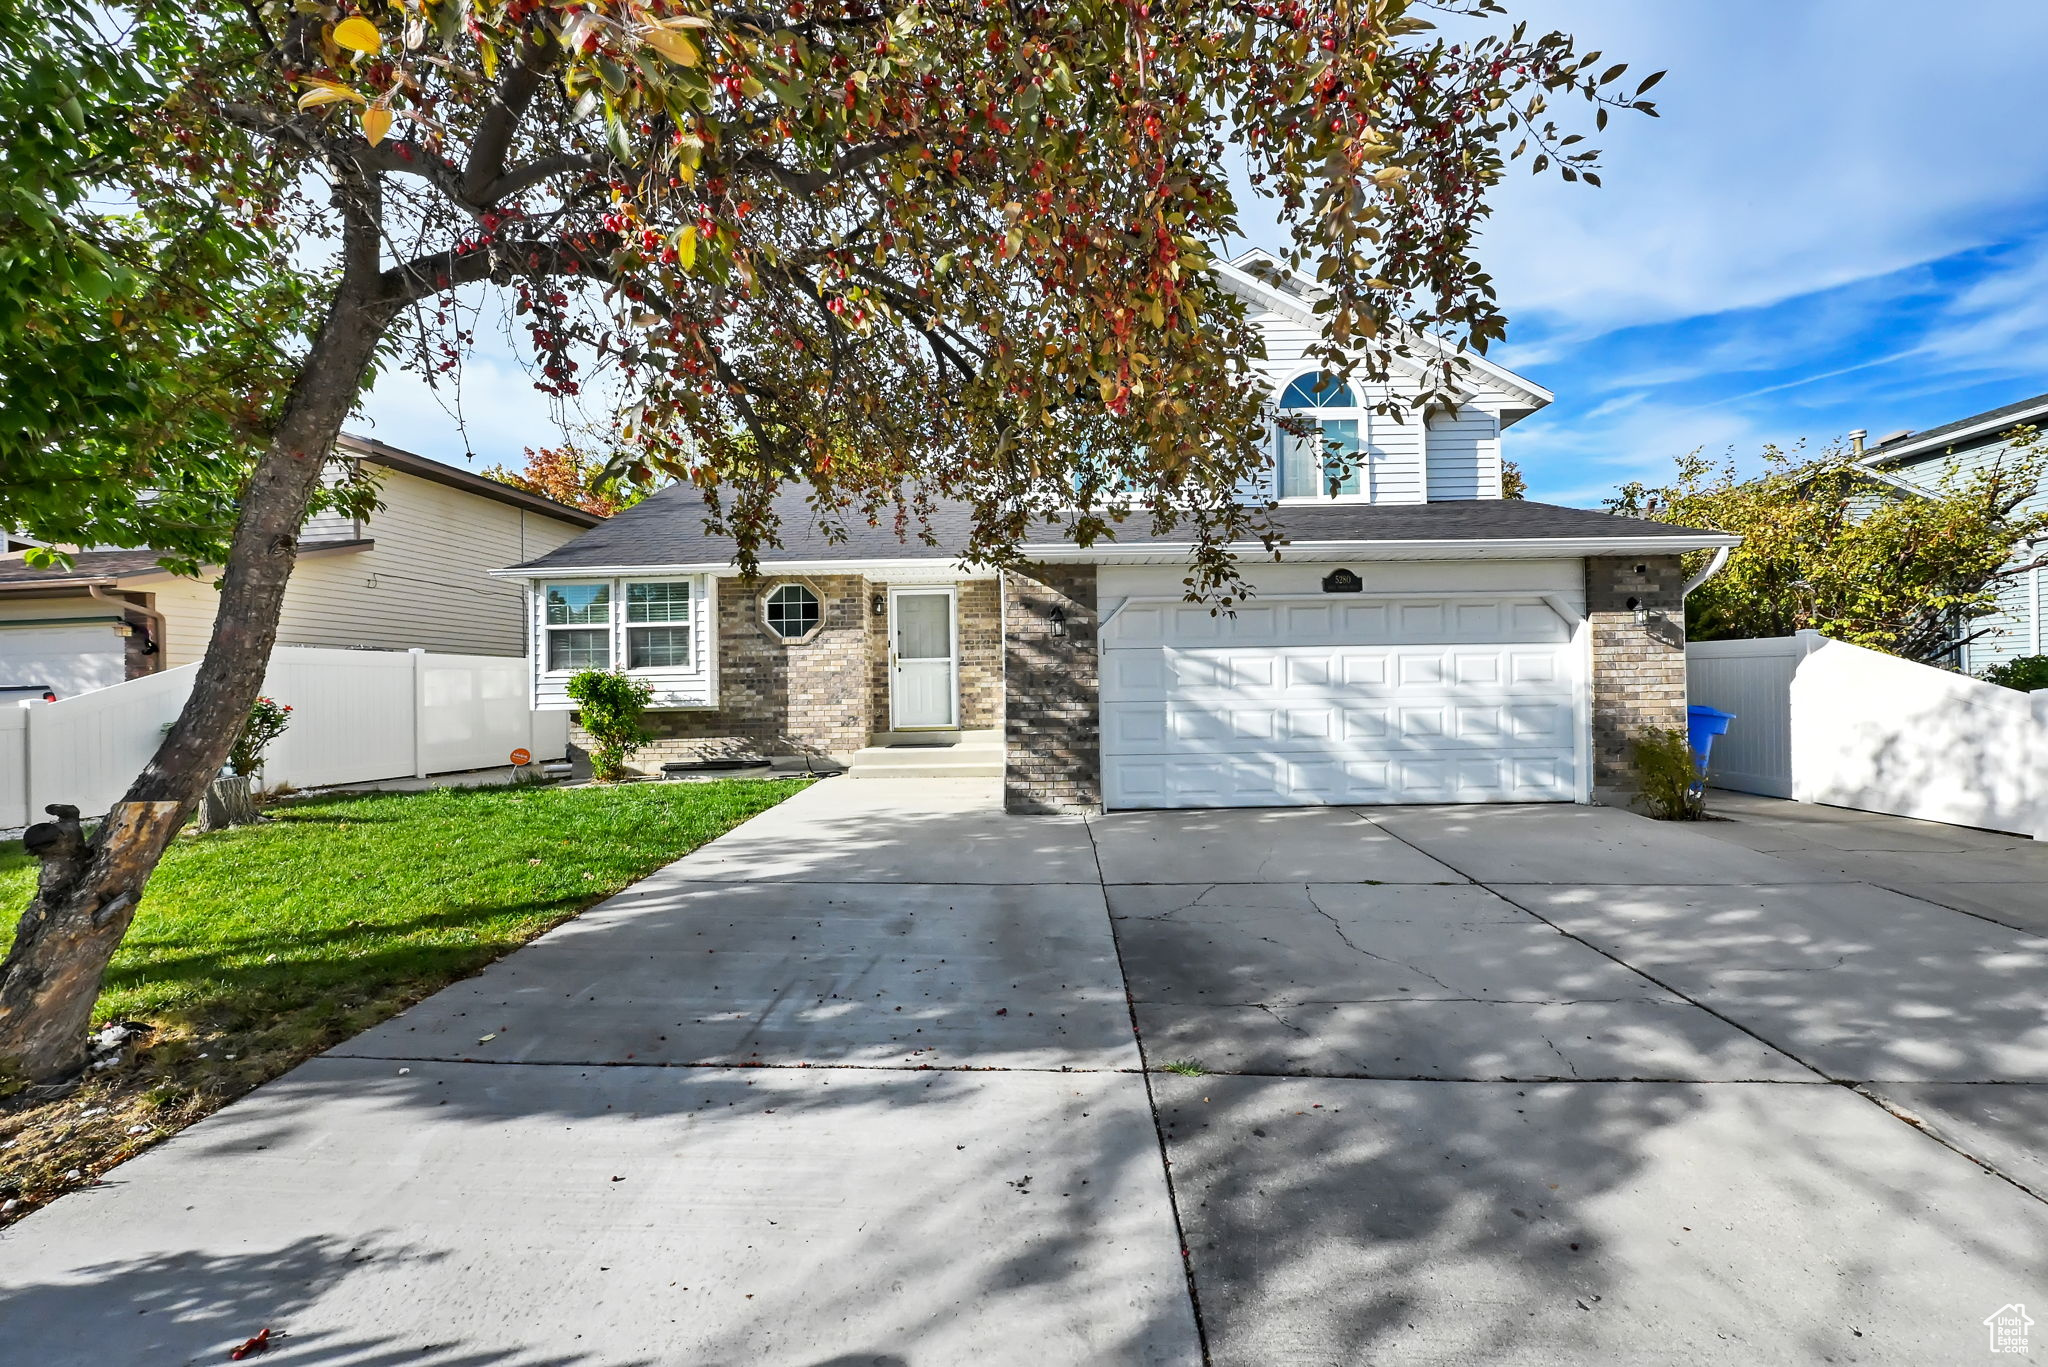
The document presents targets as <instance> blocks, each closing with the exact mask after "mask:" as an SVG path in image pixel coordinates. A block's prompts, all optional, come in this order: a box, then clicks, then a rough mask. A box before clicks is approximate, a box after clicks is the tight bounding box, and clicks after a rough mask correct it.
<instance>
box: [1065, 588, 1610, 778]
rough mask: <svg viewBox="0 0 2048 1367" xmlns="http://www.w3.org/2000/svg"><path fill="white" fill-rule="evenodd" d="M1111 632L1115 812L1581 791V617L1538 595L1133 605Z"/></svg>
mask: <svg viewBox="0 0 2048 1367" xmlns="http://www.w3.org/2000/svg"><path fill="white" fill-rule="evenodd" d="M1102 644H1103V652H1102V765H1103V799H1104V803H1105V805H1106V806H1108V807H1110V808H1127V807H1273V806H1285V805H1303V804H1316V803H1377V802H1540V801H1570V800H1572V799H1574V798H1575V797H1576V796H1577V795H1578V787H1579V785H1578V770H1577V765H1576V762H1575V756H1576V754H1577V750H1578V747H1577V744H1576V739H1577V730H1578V724H1577V720H1576V718H1577V716H1578V707H1577V696H1578V689H1579V684H1578V671H1577V670H1576V669H1575V668H1574V667H1573V660H1574V650H1573V647H1572V645H1571V630H1570V628H1569V627H1568V626H1567V625H1566V623H1565V621H1564V619H1563V618H1562V617H1561V616H1559V614H1558V613H1557V612H1556V611H1555V610H1553V609H1552V608H1551V607H1550V605H1549V604H1547V603H1545V602H1544V601H1543V600H1542V599H1541V598H1535V597H1520V596H1503V597H1487V598H1452V597H1446V598H1369V597H1359V598H1351V597H1343V598H1339V597H1335V596H1327V597H1316V598H1312V599H1300V598H1280V599H1264V600H1256V599H1255V600H1254V601H1253V602H1252V603H1251V604H1250V605H1248V606H1246V607H1243V608H1240V609H1238V612H1237V615H1236V617H1234V618H1232V617H1227V616H1221V615H1218V616H1211V615H1210V613H1209V611H1208V609H1207V608H1202V607H1196V606H1192V605H1190V604H1186V603H1178V602H1160V601H1156V600H1155V601H1147V600H1133V601H1131V602H1129V603H1127V604H1125V605H1124V607H1123V609H1122V610H1121V611H1120V612H1118V613H1116V614H1115V615H1114V616H1113V617H1112V618H1111V619H1110V620H1109V622H1108V623H1107V625H1106V626H1105V627H1104V629H1103V635H1102Z"/></svg>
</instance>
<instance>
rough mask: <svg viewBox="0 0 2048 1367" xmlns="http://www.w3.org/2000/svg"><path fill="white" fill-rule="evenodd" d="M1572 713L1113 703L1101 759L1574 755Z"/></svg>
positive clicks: (1549, 707)
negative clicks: (1329, 753) (1478, 751)
mask: <svg viewBox="0 0 2048 1367" xmlns="http://www.w3.org/2000/svg"><path fill="white" fill-rule="evenodd" d="M1572 720H1573V709H1572V706H1571V704H1570V702H1569V701H1568V700H1562V699H1561V700H1559V701H1557V702H1553V703H1545V704H1536V703H1526V702H1525V703H1516V704H1509V703H1505V702H1494V703H1482V704H1471V703H1467V704H1458V705H1437V704H1428V705H1413V706H1395V705H1389V706H1384V707H1375V706H1350V707H1344V706H1338V705H1335V704H1329V705H1322V706H1302V707H1279V706H1276V707H1212V706H1205V705H1203V704H1200V703H1194V704H1183V703H1173V704H1164V703H1162V704H1146V703H1112V704H1109V705H1107V706H1105V707H1104V708H1103V725H1102V748H1103V755H1104V757H1105V759H1124V758H1133V759H1136V758H1148V759H1150V758H1158V759H1165V758H1172V757H1174V756H1175V755H1188V756H1193V755H1239V756H1255V755H1261V754H1290V753H1301V752H1305V751H1311V750H1326V749H1327V750H1336V751H1347V752H1357V753H1360V754H1363V753H1367V752H1385V753H1390V754H1391V753H1398V752H1402V751H1422V750H1429V751H1434V750H1450V751H1466V750H1470V749H1472V748H1473V747H1475V746H1484V747H1486V748H1487V749H1489V750H1493V751H1498V752H1501V753H1504V754H1506V753H1519V752H1522V751H1531V750H1569V749H1570V740H1571V728H1572Z"/></svg>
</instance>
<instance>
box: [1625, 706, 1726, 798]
mask: <svg viewBox="0 0 2048 1367" xmlns="http://www.w3.org/2000/svg"><path fill="white" fill-rule="evenodd" d="M1628 762H1629V768H1630V769H1632V770H1633V771H1634V773H1635V780H1636V796H1637V797H1638V798H1639V799H1641V801H1642V804H1643V806H1644V807H1646V808H1648V809H1649V813H1650V815H1651V816H1652V817H1654V818H1656V819H1657V820H1659V821H1698V820H1699V819H1700V818H1702V817H1704V816H1705V815H1706V812H1707V786H1706V784H1704V783H1702V782H1701V781H1700V773H1699V769H1698V767H1697V765H1696V763H1695V761H1694V759H1693V753H1692V742H1691V741H1689V740H1687V739H1686V736H1685V732H1684V731H1683V730H1680V729H1679V728H1677V727H1673V726H1657V727H1651V728H1650V729H1649V730H1647V731H1644V732H1642V733H1641V734H1640V735H1638V736H1636V738H1635V739H1633V740H1631V741H1630V742H1629V746H1628Z"/></svg>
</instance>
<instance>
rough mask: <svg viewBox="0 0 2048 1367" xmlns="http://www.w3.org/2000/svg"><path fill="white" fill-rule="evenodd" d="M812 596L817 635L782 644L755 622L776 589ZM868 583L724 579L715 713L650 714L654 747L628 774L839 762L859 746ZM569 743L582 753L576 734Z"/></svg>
mask: <svg viewBox="0 0 2048 1367" xmlns="http://www.w3.org/2000/svg"><path fill="white" fill-rule="evenodd" d="M788 583H801V584H805V585H808V586H809V588H810V589H811V591H812V592H813V593H815V594H817V595H818V603H819V606H820V608H821V610H822V618H821V620H822V621H823V623H824V625H823V628H822V629H821V630H820V631H819V632H818V633H817V634H816V635H815V636H812V637H811V638H810V639H809V640H806V641H784V640H781V639H780V638H778V637H777V636H776V635H775V633H773V632H771V631H770V630H768V624H767V623H766V622H764V621H762V620H761V599H762V597H763V596H764V595H765V594H767V593H768V591H769V590H771V589H773V588H775V587H776V586H777V585H780V584H788ZM866 589H867V581H866V580H864V579H862V578H861V577H860V576H859V575H850V574H849V575H802V576H791V575H777V576H771V577H767V578H763V579H760V580H758V581H756V582H754V583H752V584H748V583H744V582H742V581H740V580H727V581H726V582H724V583H722V584H720V585H719V591H718V706H717V707H715V708H673V709H662V710H659V711H653V712H649V713H648V714H647V729H648V730H649V731H651V732H653V733H654V736H655V739H654V740H653V741H651V742H649V743H648V744H647V745H646V746H645V747H643V748H642V749H641V751H640V753H639V754H637V755H635V756H634V757H633V761H632V765H631V767H632V768H633V769H635V770H637V771H639V772H641V773H649V774H652V773H659V772H660V771H661V766H662V765H663V764H666V763H669V762H670V761H674V760H683V761H691V760H706V759H733V758H739V757H742V756H760V755H818V756H831V757H834V758H837V759H840V760H844V759H845V758H846V757H848V756H850V755H851V754H852V753H853V752H854V751H856V750H858V749H860V748H861V747H862V746H864V745H866V744H867V743H868V736H869V733H870V731H871V729H872V726H871V722H872V717H873V709H872V706H871V703H870V698H871V690H870V688H869V687H868V671H867V659H868V638H869V636H870V634H871V633H872V632H874V631H875V629H876V628H875V627H874V625H873V623H872V622H871V621H870V619H869V616H868V607H867V603H868V599H867V592H866ZM569 739H570V741H571V743H572V744H575V745H577V746H579V747H586V745H587V737H585V735H584V733H583V730H582V728H581V727H575V726H572V727H571V728H570V730H569Z"/></svg>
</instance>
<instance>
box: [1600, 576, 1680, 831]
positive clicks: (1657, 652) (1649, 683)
mask: <svg viewBox="0 0 2048 1367" xmlns="http://www.w3.org/2000/svg"><path fill="white" fill-rule="evenodd" d="M1639 608H1641V609H1647V610H1648V612H1649V614H1650V616H1649V620H1648V621H1647V622H1638V621H1636V611H1637V609H1639ZM1586 615H1587V617H1588V619H1589V623H1590V627H1591V630H1592V637H1593V788H1594V790H1595V791H1596V792H1599V791H1601V790H1606V791H1607V792H1609V793H1614V792H1617V791H1622V790H1628V789H1632V788H1633V787H1634V786H1635V782H1634V778H1633V776H1632V774H1631V773H1630V770H1629V762H1628V746H1629V741H1630V740H1631V739H1632V738H1633V737H1635V736H1637V735H1639V734H1640V733H1641V732H1642V731H1644V730H1645V729H1647V728H1649V727H1681V728H1682V727H1684V725H1685V571H1684V570H1683V569H1682V568H1681V567H1680V565H1679V560H1678V557H1677V556H1675V555H1658V556H1629V557H1626V558H1621V559H1606V558H1595V557H1588V558H1587V560H1586Z"/></svg>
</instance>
